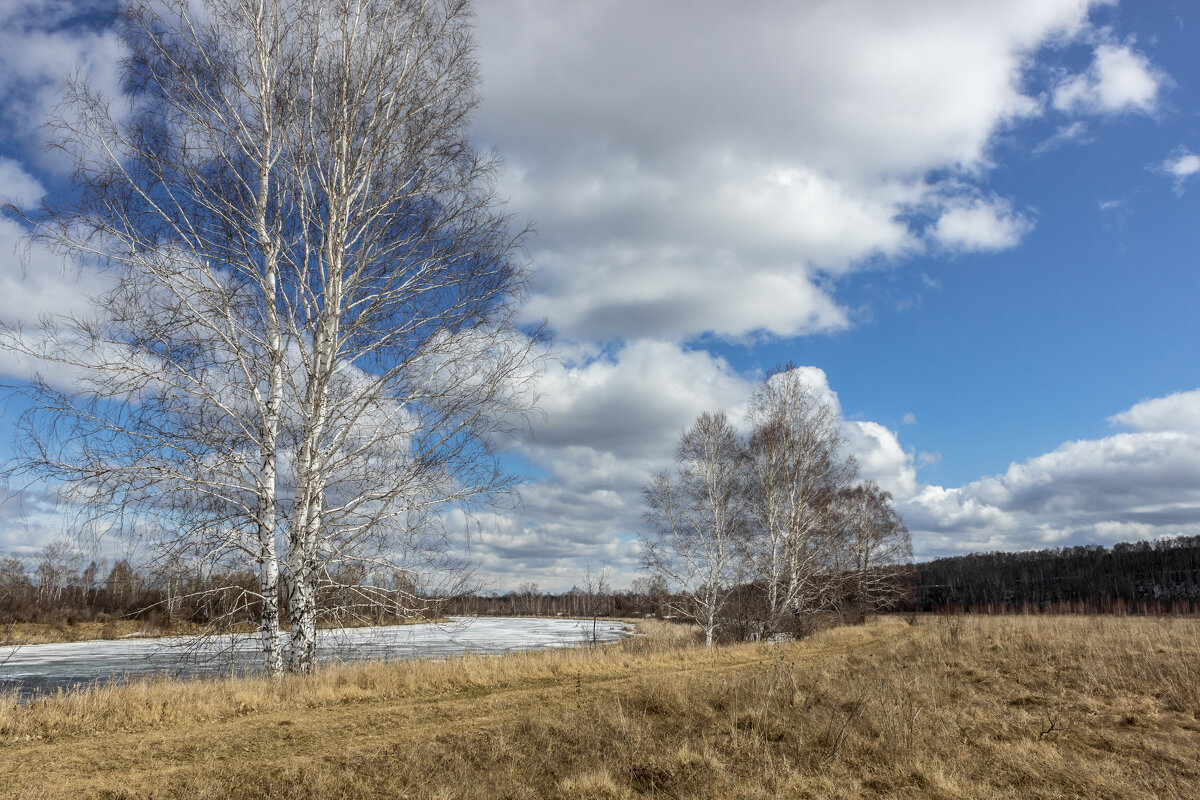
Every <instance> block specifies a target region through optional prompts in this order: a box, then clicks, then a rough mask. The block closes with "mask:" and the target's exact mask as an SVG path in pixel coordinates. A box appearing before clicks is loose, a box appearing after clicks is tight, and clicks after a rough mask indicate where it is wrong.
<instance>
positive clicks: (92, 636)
mask: <svg viewBox="0 0 1200 800" xmlns="http://www.w3.org/2000/svg"><path fill="white" fill-rule="evenodd" d="M444 621H445V618H444V617H437V618H434V619H422V618H414V619H406V620H397V621H391V622H387V623H379V622H376V621H374V620H370V619H351V620H345V621H339V622H338V623H337V625H336V626H333V627H339V628H364V627H369V626H372V625H379V624H386V625H389V626H391V625H420V624H423V623H426V622H444ZM257 630H258V628H257V626H255V625H254V623H251V622H239V623H237V624H234V625H231V626H227V627H222V628H221V629H220V630H217V629H215V628H213V627H210V626H206V625H201V624H198V623H195V622H188V621H186V620H175V621H173V622H172V623H171V624H170V625H169V626H165V625H158V624H155V623H152V622H148V621H146V620H139V619H111V620H107V621H105V622H91V621H88V622H15V623H11V624H6V625H0V646H4V645H18V646H21V645H27V644H55V643H59V642H86V641H94V640H97V639H124V638H128V637H131V636H136V637H138V638H142V639H157V638H161V637H164V636H197V635H202V634H211V633H222V634H225V633H254V632H255V631H257ZM284 630H287V628H286V626H285V627H284Z"/></svg>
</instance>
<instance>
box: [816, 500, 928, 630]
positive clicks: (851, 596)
mask: <svg viewBox="0 0 1200 800" xmlns="http://www.w3.org/2000/svg"><path fill="white" fill-rule="evenodd" d="M832 511H833V514H832V515H831V517H832V518H831V521H830V523H829V525H830V528H831V529H832V530H833V533H834V536H835V538H836V540H837V541H838V544H839V546H838V549H837V559H836V561H835V563H834V564H833V565H832V567H833V568H832V570H831V573H832V574H833V575H834V576H835V578H836V579H838V580H840V581H841V586H840V587H839V589H838V592H837V596H838V603H839V604H840V605H842V606H843V607H845V608H847V609H849V610H853V611H856V612H858V613H862V612H864V611H868V610H875V609H887V608H891V607H893V606H895V605H896V604H897V603H898V602H900V601H901V600H902V599H904V596H905V592H906V591H907V588H908V581H907V578H908V575H907V571H906V567H907V566H908V565H909V564H911V563H912V554H913V553H912V540H911V538H910V537H909V534H908V528H906V527H905V526H904V522H903V521H902V520H901V519H900V515H899V514H898V513H897V512H896V508H895V506H894V505H893V504H892V496H891V495H890V494H889V493H888V492H885V491H883V490H882V489H880V488H879V486H877V485H876V484H875V483H874V482H871V481H868V482H866V483H861V484H858V485H856V486H853V487H850V488H847V489H843V490H842V491H840V492H838V495H837V497H836V498H835V499H834V502H833V507H832Z"/></svg>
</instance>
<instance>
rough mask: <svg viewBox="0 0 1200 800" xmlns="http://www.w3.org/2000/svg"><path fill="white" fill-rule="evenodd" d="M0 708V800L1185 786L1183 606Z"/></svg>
mask: <svg viewBox="0 0 1200 800" xmlns="http://www.w3.org/2000/svg"><path fill="white" fill-rule="evenodd" d="M641 628H642V630H643V632H644V633H647V634H649V635H646V636H639V637H636V638H632V639H626V640H624V641H622V642H621V643H619V644H615V645H611V646H608V647H601V648H587V649H575V650H559V651H550V652H537V653H521V654H514V655H508V656H503V657H498V658H480V657H466V658H457V659H450V660H448V661H442V662H406V663H396V664H355V665H347V666H339V667H335V668H330V669H326V670H323V671H321V672H320V673H318V674H317V675H315V676H311V677H304V678H287V679H284V680H281V681H274V682H272V681H263V680H243V681H216V682H211V683H195V682H193V683H186V682H184V683H180V682H174V681H157V682H151V683H143V684H136V685H131V686H126V687H95V688H93V689H89V690H87V691H84V692H78V693H71V694H65V695H63V696H61V697H52V698H48V699H45V700H40V701H37V702H35V703H30V704H29V705H28V706H21V705H19V704H17V703H14V702H7V703H4V704H0V742H2V743H3V744H0V796H5V797H9V796H12V797H16V798H29V799H30V800H33V799H37V800H41V799H42V798H57V797H80V798H88V797H105V798H109V800H117V798H126V799H129V798H142V797H155V798H175V797H179V798H183V797H187V798H199V800H204V799H205V798H212V799H215V798H232V799H233V800H239V799H240V800H258V799H259V798H268V797H284V796H286V797H289V798H312V800H316V798H322V799H325V798H334V799H336V798H368V799H369V798H384V797H387V798H395V797H437V798H442V799H443V800H449V799H450V798H463V799H464V800H466V799H468V798H485V797H486V798H495V797H511V798H540V797H554V798H605V797H607V798H633V797H641V796H651V797H698V798H768V797H776V796H788V797H831V798H851V797H854V798H857V797H910V798H964V799H965V798H973V799H975V798H977V799H978V800H998V799H999V798H1006V799H1007V798H1013V800H1015V799H1016V798H1047V799H1048V798H1064V797H1088V798H1097V799H1099V798H1136V797H1187V796H1192V795H1194V791H1195V787H1196V786H1198V785H1200V764H1198V763H1197V760H1196V758H1195V754H1196V753H1197V752H1200V681H1197V677H1198V673H1197V667H1196V666H1195V665H1196V664H1200V623H1198V622H1197V621H1195V620H1159V619H1145V618H1141V619H1138V618H1121V619H1117V618H1027V617H999V618H954V619H944V618H933V619H923V620H920V621H918V622H917V624H915V625H908V624H906V623H905V622H903V621H902V620H899V619H896V618H885V619H882V620H876V621H874V622H872V623H869V624H867V625H864V626H857V627H851V628H840V629H834V630H830V631H825V632H822V633H819V634H817V635H815V636H813V637H812V638H811V639H808V640H806V641H803V642H797V643H792V644H785V645H775V646H767V645H738V646H732V647H723V648H719V649H716V650H715V651H706V650H704V649H703V648H700V647H697V646H696V644H695V641H696V640H695V637H694V636H693V635H692V634H691V633H690V632H689V631H688V630H687V629H684V628H682V627H679V626H673V625H668V624H666V623H657V624H643V625H642V626H641Z"/></svg>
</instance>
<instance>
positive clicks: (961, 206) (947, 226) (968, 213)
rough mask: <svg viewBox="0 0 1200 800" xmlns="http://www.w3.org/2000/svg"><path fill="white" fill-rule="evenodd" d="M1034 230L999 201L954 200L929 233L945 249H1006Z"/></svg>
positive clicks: (1027, 222)
mask: <svg viewBox="0 0 1200 800" xmlns="http://www.w3.org/2000/svg"><path fill="white" fill-rule="evenodd" d="M1032 228H1033V223H1032V222H1031V221H1030V220H1029V218H1028V217H1026V216H1024V215H1023V214H1019V213H1017V212H1015V211H1013V209H1012V205H1011V204H1010V203H1009V202H1008V201H1007V200H1004V199H1001V198H991V199H984V198H972V199H968V200H964V199H955V200H951V201H949V202H947V204H946V209H945V211H944V212H943V213H942V215H941V216H940V217H939V218H938V220H937V223H935V224H934V226H933V229H932V231H931V235H932V237H933V239H934V240H935V241H936V242H937V243H938V244H940V245H941V246H942V247H944V248H946V249H948V250H962V251H971V250H982V251H995V250H1005V249H1007V248H1009V247H1013V246H1015V245H1016V244H1017V243H1018V242H1020V241H1021V237H1022V236H1024V235H1025V234H1026V233H1028V232H1029V231H1030V230H1031V229H1032Z"/></svg>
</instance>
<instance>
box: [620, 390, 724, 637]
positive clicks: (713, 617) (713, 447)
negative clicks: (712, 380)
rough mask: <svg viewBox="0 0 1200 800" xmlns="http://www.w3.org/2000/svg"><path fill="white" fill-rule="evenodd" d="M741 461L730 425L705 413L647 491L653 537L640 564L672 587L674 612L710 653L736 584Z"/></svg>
mask: <svg viewBox="0 0 1200 800" xmlns="http://www.w3.org/2000/svg"><path fill="white" fill-rule="evenodd" d="M741 460H742V448H741V445H740V442H739V438H738V435H737V432H736V431H735V430H734V429H733V426H732V425H731V424H730V422H729V420H728V418H727V417H726V416H725V415H724V414H723V413H717V414H710V413H707V412H706V413H704V414H701V415H700V417H699V418H697V420H696V422H695V423H693V425H692V426H691V427H690V428H688V429H687V430H685V431H684V432H683V435H682V436H681V437H680V440H679V446H678V448H677V449H676V451H675V463H676V467H675V469H674V470H671V471H667V472H662V473H660V474H658V475H656V476H655V477H654V478H653V479H652V480H651V481H650V483H648V484H647V485H646V487H645V489H644V493H645V496H646V502H647V503H648V504H649V507H650V508H649V511H648V512H647V513H646V519H647V521H648V522H649V523H650V525H651V526H652V528H653V532H651V533H646V534H643V536H642V562H643V565H644V566H645V567H646V568H647V569H648V570H650V572H651V573H652V574H654V575H657V576H661V577H663V578H666V579H667V580H668V581H669V582H670V583H671V584H673V586H672V588H673V589H674V590H676V591H677V592H678V596H679V597H680V598H681V602H674V603H672V605H673V608H672V610H673V611H674V612H675V613H677V614H680V615H682V616H684V617H686V618H688V619H691V620H693V621H695V622H696V623H697V624H699V625H700V626H701V627H702V628H703V629H704V643H705V645H706V646H708V647H711V646H712V644H713V638H714V634H715V632H716V629H717V625H718V619H719V616H720V613H721V610H722V609H723V608H724V606H725V603H726V602H727V600H728V598H729V595H730V593H731V592H732V591H733V590H734V589H735V588H736V585H737V581H738V578H739V573H738V566H739V560H738V545H739V541H740V538H741V536H742V535H743V528H744V525H745V521H746V509H745V505H744V491H743V482H742V474H743V473H742V465H741Z"/></svg>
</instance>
